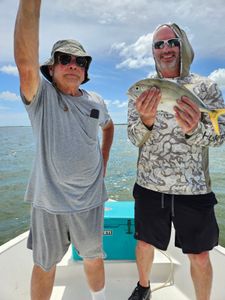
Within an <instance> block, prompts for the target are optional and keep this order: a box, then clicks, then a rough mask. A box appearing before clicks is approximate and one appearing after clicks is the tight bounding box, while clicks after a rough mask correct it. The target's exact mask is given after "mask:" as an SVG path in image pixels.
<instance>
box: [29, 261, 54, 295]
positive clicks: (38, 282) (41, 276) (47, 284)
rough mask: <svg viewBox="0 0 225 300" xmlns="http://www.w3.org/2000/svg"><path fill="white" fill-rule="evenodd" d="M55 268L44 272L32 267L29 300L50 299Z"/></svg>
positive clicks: (37, 267) (39, 268)
mask: <svg viewBox="0 0 225 300" xmlns="http://www.w3.org/2000/svg"><path fill="white" fill-rule="evenodd" d="M55 270H56V267H55V266H54V267H52V269H51V270H50V271H49V272H45V271H44V270H43V269H42V268H41V267H39V266H36V265H34V267H33V272H32V277H31V299H32V300H40V299H41V300H49V299H50V297H51V293H52V289H53V284H54V279H55Z"/></svg>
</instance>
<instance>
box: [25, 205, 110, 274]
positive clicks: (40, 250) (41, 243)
mask: <svg viewBox="0 0 225 300" xmlns="http://www.w3.org/2000/svg"><path fill="white" fill-rule="evenodd" d="M103 221H104V206H103V205H102V206H99V207H97V208H93V209H91V210H89V211H85V212H79V213H71V214H68V213H67V214H52V213H49V212H47V211H45V210H43V209H39V208H32V213H31V228H30V233H29V236H28V241H27V248H29V249H32V250H33V260H34V263H35V264H36V265H38V266H40V267H42V268H43V269H44V270H45V271H49V270H50V269H51V268H52V267H53V266H54V265H56V264H57V263H59V262H60V261H61V259H62V258H63V256H64V255H65V253H66V252H67V250H68V248H69V246H70V244H71V243H73V245H74V247H75V248H76V249H77V251H78V253H79V255H80V256H81V257H83V258H89V259H94V258H104V257H105V255H104V252H103V250H102V236H103Z"/></svg>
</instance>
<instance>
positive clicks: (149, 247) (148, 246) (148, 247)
mask: <svg viewBox="0 0 225 300" xmlns="http://www.w3.org/2000/svg"><path fill="white" fill-rule="evenodd" d="M137 249H140V250H143V251H149V250H153V249H154V247H153V246H152V245H151V244H148V243H146V242H144V241H139V240H138V242H137Z"/></svg>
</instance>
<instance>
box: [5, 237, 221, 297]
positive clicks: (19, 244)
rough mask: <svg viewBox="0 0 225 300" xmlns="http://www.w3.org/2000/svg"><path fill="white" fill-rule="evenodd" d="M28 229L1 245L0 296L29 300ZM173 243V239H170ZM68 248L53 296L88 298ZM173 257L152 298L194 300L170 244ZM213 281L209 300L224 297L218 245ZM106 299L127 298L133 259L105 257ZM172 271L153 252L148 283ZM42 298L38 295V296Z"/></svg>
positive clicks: (183, 264) (185, 265)
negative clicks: (168, 280) (119, 259)
mask: <svg viewBox="0 0 225 300" xmlns="http://www.w3.org/2000/svg"><path fill="white" fill-rule="evenodd" d="M26 238H27V233H24V234H22V235H20V236H19V237H17V238H16V239H13V240H12V241H10V242H8V243H6V244H5V245H3V246H1V247H0V282H1V289H0V299H1V300H28V299H29V284H30V275H31V270H32V252H31V251H30V250H27V249H26ZM172 243H173V241H172ZM71 253H72V252H71V249H69V251H68V252H67V254H66V255H65V257H64V259H63V261H62V262H61V263H60V264H59V265H58V267H57V274H56V280H55V285H54V290H53V294H52V297H51V299H52V300H61V299H63V300H90V299H91V298H90V294H89V291H88V287H87V284H86V281H85V277H84V272H83V266H82V262H74V261H73V260H72V259H71ZM167 254H169V256H170V258H171V259H172V261H173V275H172V277H171V280H170V285H169V286H167V287H164V288H161V289H159V290H156V291H154V292H153V294H152V300H164V299H165V300H175V299H177V300H188V299H189V300H194V299H195V297H194V291H193V287H192V283H191V280H190V275H189V262H188V259H187V257H186V256H184V255H182V253H181V252H180V251H179V250H177V249H176V248H175V247H174V246H173V245H171V246H170V247H169V249H168V251H167ZM211 257H212V262H213V265H214V283H213V293H212V300H224V299H225V291H224V271H225V250H224V248H222V247H218V248H217V249H216V250H214V251H213V253H212V255H211ZM105 270H106V295H107V300H127V299H128V297H129V295H130V293H131V292H132V290H133V288H134V287H135V285H136V282H137V270H136V265H135V262H128V261H106V262H105ZM170 271H171V263H170V261H169V259H168V258H167V257H165V256H164V255H163V254H162V253H160V252H158V251H157V253H156V257H155V260H154V265H153V270H152V275H151V287H152V289H155V288H157V287H159V286H160V285H161V284H163V283H164V282H165V281H166V280H167V279H168V276H169V274H170ZM40 300H41V299H40Z"/></svg>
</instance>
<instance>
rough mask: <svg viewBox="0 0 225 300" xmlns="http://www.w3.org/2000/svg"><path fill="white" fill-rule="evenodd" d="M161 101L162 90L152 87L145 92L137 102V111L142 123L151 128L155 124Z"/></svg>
mask: <svg viewBox="0 0 225 300" xmlns="http://www.w3.org/2000/svg"><path fill="white" fill-rule="evenodd" d="M160 99H161V93H160V90H159V89H158V88H156V87H152V88H151V89H149V90H147V91H145V92H143V93H142V94H141V95H140V96H139V97H138V98H137V100H136V109H137V111H138V113H139V115H140V118H141V120H142V122H143V123H144V124H145V125H146V126H148V127H151V126H152V125H153V124H154V122H155V118H156V113H157V107H158V104H159V102H160Z"/></svg>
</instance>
